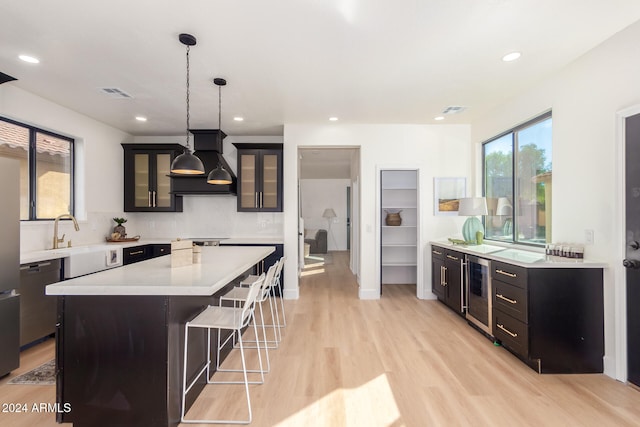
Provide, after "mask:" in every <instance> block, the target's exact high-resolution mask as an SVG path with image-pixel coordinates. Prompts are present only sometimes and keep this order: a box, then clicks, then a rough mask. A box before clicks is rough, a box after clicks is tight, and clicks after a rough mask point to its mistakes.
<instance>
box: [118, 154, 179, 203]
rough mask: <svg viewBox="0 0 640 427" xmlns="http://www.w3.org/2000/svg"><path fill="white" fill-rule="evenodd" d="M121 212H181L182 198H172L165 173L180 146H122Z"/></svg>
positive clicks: (169, 180)
mask: <svg viewBox="0 0 640 427" xmlns="http://www.w3.org/2000/svg"><path fill="white" fill-rule="evenodd" d="M122 147H123V149H124V211H125V212H182V196H178V195H175V194H172V192H171V190H172V188H171V186H172V183H171V178H169V172H170V168H171V162H172V161H173V159H174V158H175V157H176V156H178V155H179V154H181V153H182V152H183V150H184V147H182V145H180V144H122Z"/></svg>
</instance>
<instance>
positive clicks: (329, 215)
mask: <svg viewBox="0 0 640 427" xmlns="http://www.w3.org/2000/svg"><path fill="white" fill-rule="evenodd" d="M359 162H360V149H359V148H358V147H336V146H313V147H304V148H299V149H298V171H299V175H298V176H299V182H298V186H299V189H300V191H299V205H298V213H299V217H300V218H301V222H302V223H304V230H301V232H302V233H303V234H304V236H305V239H304V243H302V244H304V246H305V251H304V258H305V260H307V263H308V262H315V261H318V260H321V259H328V260H329V262H330V260H331V258H332V255H333V254H334V253H336V252H346V253H347V255H348V257H349V264H350V266H351V270H352V272H353V273H354V274H357V273H358V272H357V266H358V265H359V263H357V262H354V261H355V260H354V255H355V254H357V253H358V245H359V241H358V240H357V238H356V236H357V228H358V226H359V217H358V209H357V206H359V199H358V192H357V191H356V189H357V183H358V176H359ZM345 195H346V197H345ZM307 249H308V250H307ZM301 264H302V263H301Z"/></svg>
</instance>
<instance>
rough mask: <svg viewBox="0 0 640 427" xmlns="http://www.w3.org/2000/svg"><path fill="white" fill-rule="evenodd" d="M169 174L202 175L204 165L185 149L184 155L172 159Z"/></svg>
mask: <svg viewBox="0 0 640 427" xmlns="http://www.w3.org/2000/svg"><path fill="white" fill-rule="evenodd" d="M171 173H177V174H181V175H202V174H204V165H203V164H202V160H200V159H199V158H198V157H197V156H195V155H194V154H192V153H191V150H189V149H188V148H186V149H185V150H184V153H182V154H180V155H179V156H178V157H176V158H175V159H173V162H171Z"/></svg>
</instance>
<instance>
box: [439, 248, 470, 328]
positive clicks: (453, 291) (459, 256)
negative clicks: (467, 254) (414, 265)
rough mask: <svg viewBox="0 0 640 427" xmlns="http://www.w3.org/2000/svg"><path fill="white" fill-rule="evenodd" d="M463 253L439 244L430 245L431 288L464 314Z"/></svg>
mask: <svg viewBox="0 0 640 427" xmlns="http://www.w3.org/2000/svg"><path fill="white" fill-rule="evenodd" d="M463 263H464V254H463V253H461V252H458V251H453V250H451V249H446V248H442V247H439V246H432V247H431V266H432V268H431V279H432V281H431V289H432V291H433V293H434V294H435V295H436V296H437V297H438V299H439V300H440V301H442V302H443V303H445V304H446V305H447V306H449V307H450V308H451V309H452V310H453V311H455V312H456V313H458V314H460V315H463V314H464V306H465V304H464V296H465V292H464V269H463V268H462V266H463Z"/></svg>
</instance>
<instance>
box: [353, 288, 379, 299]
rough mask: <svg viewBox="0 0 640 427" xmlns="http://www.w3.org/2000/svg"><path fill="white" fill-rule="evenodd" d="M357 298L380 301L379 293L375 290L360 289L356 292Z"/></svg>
mask: <svg viewBox="0 0 640 427" xmlns="http://www.w3.org/2000/svg"><path fill="white" fill-rule="evenodd" d="M358 297H359V298H360V299H380V291H379V290H377V289H362V288H360V289H359V290H358Z"/></svg>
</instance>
